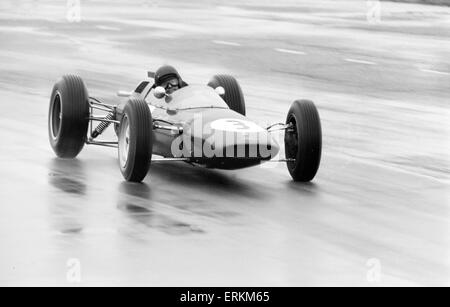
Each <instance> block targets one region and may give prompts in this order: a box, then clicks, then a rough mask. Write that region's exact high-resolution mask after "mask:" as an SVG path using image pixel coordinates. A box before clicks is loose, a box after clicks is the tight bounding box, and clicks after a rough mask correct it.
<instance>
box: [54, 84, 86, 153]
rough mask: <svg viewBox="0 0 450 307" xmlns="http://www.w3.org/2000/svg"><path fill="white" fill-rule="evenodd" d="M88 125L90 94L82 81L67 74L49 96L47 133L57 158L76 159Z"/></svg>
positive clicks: (83, 142)
mask: <svg viewBox="0 0 450 307" xmlns="http://www.w3.org/2000/svg"><path fill="white" fill-rule="evenodd" d="M88 125H89V94H88V91H87V88H86V85H85V84H84V82H83V80H82V79H81V78H80V77H78V76H73V75H66V76H63V77H62V78H61V80H59V81H58V82H57V83H56V84H55V85H54V86H53V90H52V94H51V97H50V108H49V115H48V134H49V140H50V145H51V146H52V148H53V151H54V152H55V153H56V155H57V156H58V157H60V158H68V159H71V158H75V157H76V156H77V155H78V154H79V153H80V151H81V150H82V149H83V146H84V144H85V142H86V136H87V130H88Z"/></svg>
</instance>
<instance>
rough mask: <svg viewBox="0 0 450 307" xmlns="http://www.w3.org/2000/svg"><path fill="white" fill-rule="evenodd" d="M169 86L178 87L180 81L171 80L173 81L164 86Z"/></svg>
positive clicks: (165, 83)
mask: <svg viewBox="0 0 450 307" xmlns="http://www.w3.org/2000/svg"><path fill="white" fill-rule="evenodd" d="M168 85H170V86H177V85H178V79H171V80H169V81H167V82H164V85H163V86H164V87H166V86H168Z"/></svg>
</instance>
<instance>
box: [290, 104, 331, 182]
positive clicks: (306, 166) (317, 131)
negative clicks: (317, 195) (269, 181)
mask: <svg viewBox="0 0 450 307" xmlns="http://www.w3.org/2000/svg"><path fill="white" fill-rule="evenodd" d="M286 124H288V125H290V127H289V128H288V129H287V130H286V134H285V137H284V145H285V150H286V158H287V159H294V160H295V161H288V162H287V168H288V170H289V173H290V174H291V176H292V179H294V181H301V182H308V181H311V180H312V179H313V178H314V176H315V175H316V173H317V170H318V169H319V164H320V157H321V154H322V128H321V125H320V117H319V112H318V111H317V108H316V107H315V105H314V103H313V102H312V101H309V100H296V101H294V103H293V104H292V105H291V108H290V109H289V112H288V115H287V119H286Z"/></svg>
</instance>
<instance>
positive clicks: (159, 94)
mask: <svg viewBox="0 0 450 307" xmlns="http://www.w3.org/2000/svg"><path fill="white" fill-rule="evenodd" d="M153 96H155V98H158V99H161V98H164V97H166V96H167V93H166V89H165V88H164V87H162V86H157V87H156V88H155V91H154V92H153Z"/></svg>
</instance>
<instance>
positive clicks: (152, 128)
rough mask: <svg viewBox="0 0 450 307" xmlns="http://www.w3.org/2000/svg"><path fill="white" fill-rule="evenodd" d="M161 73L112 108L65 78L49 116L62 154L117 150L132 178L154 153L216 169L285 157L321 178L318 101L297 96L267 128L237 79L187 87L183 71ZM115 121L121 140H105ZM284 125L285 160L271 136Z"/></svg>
mask: <svg viewBox="0 0 450 307" xmlns="http://www.w3.org/2000/svg"><path fill="white" fill-rule="evenodd" d="M162 77H164V76H161V75H160V74H158V72H156V73H155V72H149V73H148V79H147V80H144V81H142V82H141V83H140V84H139V85H138V86H137V88H136V89H135V90H134V91H133V92H122V91H119V92H118V96H120V97H126V99H124V101H123V102H122V103H119V104H117V105H112V104H107V103H104V102H102V101H100V100H99V99H97V98H94V97H90V96H89V94H88V90H87V88H86V86H85V83H84V82H83V80H82V79H81V78H80V77H78V76H74V75H65V76H63V77H62V78H61V79H60V80H59V81H58V82H57V83H56V84H55V85H54V87H53V91H52V94H51V98H50V108H49V118H48V127H49V128H48V131H49V139H50V144H51V147H52V148H53V150H54V152H55V153H56V155H57V156H58V157H60V158H67V159H73V158H75V157H76V156H77V155H78V154H79V153H80V151H81V150H82V149H83V146H84V145H85V144H89V145H100V146H107V147H115V148H118V158H119V166H120V170H121V172H122V174H123V177H124V178H125V180H127V181H131V182H141V181H142V180H143V179H144V178H145V176H146V175H147V173H148V172H149V169H150V164H151V162H152V157H153V161H156V160H164V161H174V162H175V161H182V162H187V163H190V164H192V165H199V166H204V167H208V168H216V169H240V168H245V167H250V166H255V165H258V164H260V163H263V162H266V161H275V162H286V164H287V168H288V170H289V172H290V174H291V176H292V178H293V179H294V180H295V181H303V182H306V181H310V180H312V179H313V178H314V176H315V175H316V172H317V170H318V168H319V164H320V157H321V149H322V133H321V125H320V118H319V114H318V112H317V109H316V107H315V106H314V104H313V102H311V101H309V100H296V101H294V102H293V104H292V105H291V108H290V109H289V112H288V114H287V119H286V121H285V122H284V123H277V124H274V125H270V126H269V127H265V128H264V127H262V126H260V125H258V124H256V123H255V122H254V121H250V120H249V119H248V118H247V117H246V116H245V101H244V96H243V93H242V90H241V87H240V86H239V84H238V82H237V80H236V79H235V78H234V77H232V76H229V75H216V76H214V77H213V78H212V79H211V81H210V82H209V83H208V84H207V85H201V84H196V85H194V84H190V85H188V84H187V83H185V82H184V81H183V80H181V78H180V77H179V75H178V74H176V75H172V78H169V79H170V80H163V78H162ZM173 79H177V80H173ZM174 85H176V86H175V90H174V88H173V86H174ZM109 126H111V127H114V131H115V135H116V136H117V139H115V140H113V141H106V140H103V141H102V140H99V139H102V138H104V137H105V135H103V136H102V137H100V136H101V135H102V133H103V132H104V131H105V130H106V128H108V127H109ZM279 130H284V145H285V158H283V159H276V157H277V155H278V152H279V149H280V146H279V144H278V142H276V141H275V140H274V138H273V136H272V132H274V131H279ZM114 138H115V137H114ZM158 156H159V158H157V157H158Z"/></svg>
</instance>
